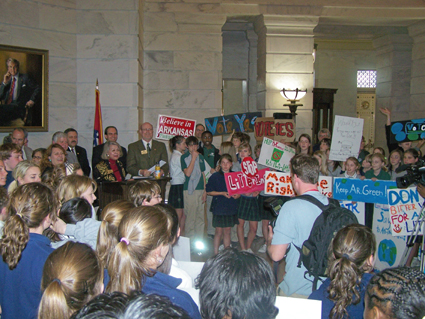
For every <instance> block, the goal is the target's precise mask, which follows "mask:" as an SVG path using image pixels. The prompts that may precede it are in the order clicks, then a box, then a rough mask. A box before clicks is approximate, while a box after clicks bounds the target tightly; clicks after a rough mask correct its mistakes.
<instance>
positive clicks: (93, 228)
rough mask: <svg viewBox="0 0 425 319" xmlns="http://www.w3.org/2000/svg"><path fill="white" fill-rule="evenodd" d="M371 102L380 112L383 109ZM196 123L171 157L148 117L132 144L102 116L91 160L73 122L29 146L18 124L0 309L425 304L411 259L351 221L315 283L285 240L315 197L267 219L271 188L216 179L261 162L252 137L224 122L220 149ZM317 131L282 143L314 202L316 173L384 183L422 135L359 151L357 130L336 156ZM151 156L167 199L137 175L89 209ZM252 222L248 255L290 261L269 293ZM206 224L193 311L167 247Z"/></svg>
mask: <svg viewBox="0 0 425 319" xmlns="http://www.w3.org/2000/svg"><path fill="white" fill-rule="evenodd" d="M381 112H382V113H383V114H385V115H386V116H387V118H388V121H389V123H390V121H391V118H390V116H391V112H390V111H389V110H387V109H381ZM387 124H388V123H387ZM388 125H389V124H388ZM195 132H196V135H197V136H190V137H187V138H184V137H183V136H175V137H173V138H172V139H171V140H170V141H169V148H170V153H171V157H170V158H169V159H168V156H167V151H166V148H165V144H164V143H162V142H159V141H155V140H153V127H152V125H151V124H150V123H143V124H142V125H141V126H140V129H139V134H140V136H141V139H140V140H139V141H137V142H135V143H132V144H130V145H129V146H128V152H127V149H126V148H124V147H122V146H121V145H120V144H118V142H117V138H118V131H117V129H116V128H115V127H112V126H110V127H107V128H106V129H105V132H104V133H105V139H106V142H105V143H104V144H102V145H99V146H97V147H95V148H94V149H93V158H92V165H91V167H90V164H89V161H88V159H87V152H86V150H85V149H84V148H82V147H80V146H78V145H77V144H78V132H77V131H76V130H75V129H72V128H70V129H68V130H65V131H64V132H56V133H55V134H54V135H53V136H52V144H51V145H50V146H48V147H47V148H46V149H42V148H39V149H36V150H34V151H32V150H31V149H30V148H29V147H28V145H27V143H28V133H27V132H26V130H25V129H23V128H15V129H14V130H13V131H12V133H11V136H10V137H11V141H10V142H7V141H6V142H5V143H3V145H1V146H0V186H3V187H1V191H0V232H1V234H2V238H1V241H0V253H1V255H2V259H3V262H1V263H0V288H1V289H0V306H1V316H2V317H3V318H4V319H7V318H36V317H38V318H102V317H105V318H106V317H107V318H147V317H149V318H163V317H171V318H220V319H221V318H247V319H248V318H274V317H276V315H277V313H278V311H279V310H278V309H277V308H276V307H275V305H274V304H275V301H276V295H282V296H290V297H296V298H307V297H309V298H310V299H317V300H321V301H322V318H349V317H352V318H361V317H362V316H363V313H364V317H365V318H422V317H423V316H424V315H425V289H424V288H425V276H424V275H423V274H422V273H420V272H418V271H416V270H414V269H412V268H407V267H404V268H403V267H402V268H395V269H388V270H385V271H382V272H377V271H376V270H375V269H374V260H375V258H376V240H375V237H374V235H373V233H372V231H371V230H370V229H369V228H368V227H366V226H362V225H358V224H352V225H347V226H346V227H344V228H342V229H340V230H339V231H338V233H337V234H336V236H335V238H334V239H333V241H332V243H331V244H330V247H329V258H328V273H327V274H328V278H322V279H323V283H322V284H321V286H320V287H319V289H318V290H316V291H314V292H312V291H313V289H312V282H311V280H310V279H309V278H308V276H307V275H306V273H305V272H306V269H305V268H304V266H303V265H299V263H298V260H299V253H298V250H297V249H295V247H301V246H302V244H303V242H304V241H305V240H306V239H307V238H308V236H309V234H310V231H311V229H312V227H313V223H314V221H315V220H316V218H317V217H318V216H319V215H320V214H321V212H322V210H321V208H320V207H319V206H316V205H314V204H312V203H310V202H308V201H304V200H301V199H297V198H295V199H294V200H290V201H288V202H286V203H285V204H284V205H283V206H282V208H281V210H280V214H279V216H278V218H277V220H276V224H275V227H274V228H271V227H270V226H269V221H270V220H271V219H272V214H271V212H270V211H268V210H267V209H266V208H265V207H264V202H265V200H267V197H268V195H265V194H264V192H251V193H244V194H237V195H229V192H228V191H227V187H226V182H225V174H226V173H229V172H237V171H241V163H242V161H243V160H244V159H245V158H248V157H252V158H253V159H254V160H255V161H256V162H257V167H258V169H259V170H260V169H262V168H265V166H264V167H263V166H262V165H261V164H259V163H258V161H259V157H260V154H261V145H257V146H256V147H255V148H254V150H252V149H251V145H250V136H249V135H248V134H245V133H240V132H234V133H233V134H232V136H231V138H230V139H229V141H225V142H223V143H221V145H220V147H219V148H216V147H215V146H214V145H213V143H212V142H213V134H212V133H211V132H209V131H207V130H205V127H204V126H203V125H202V124H198V125H197V127H196V131H195ZM387 132H388V130H387ZM318 138H319V143H318V144H316V145H312V139H311V137H310V136H309V135H308V134H302V135H300V137H299V138H298V141H297V142H296V143H295V144H290V146H292V147H294V149H295V150H296V154H297V155H296V156H294V157H293V158H292V159H291V162H290V169H291V179H292V185H293V188H294V191H295V192H296V194H297V195H309V196H312V197H314V198H315V199H316V200H318V201H319V202H321V203H322V204H323V205H328V204H329V201H328V199H327V198H326V197H325V196H323V195H322V194H320V193H319V192H318V189H317V181H318V178H319V176H320V175H326V176H341V177H346V178H361V179H364V178H366V179H372V180H376V179H381V180H390V179H395V178H396V177H399V176H402V175H403V174H405V173H406V169H408V167H409V166H411V165H414V164H417V163H418V162H419V161H421V158H420V157H421V155H420V147H421V146H422V142H420V143H418V145H417V147H418V149H415V148H412V145H411V143H410V142H404V143H400V144H399V145H392V144H389V145H388V148H389V149H390V151H391V152H390V155H389V161H387V158H386V154H385V152H384V149H383V148H381V147H375V148H374V149H373V152H372V154H369V153H368V152H367V151H366V150H365V147H364V146H365V145H364V144H365V141H364V139H363V141H362V145H361V147H360V152H359V155H358V157H349V158H347V159H346V161H344V162H342V163H339V162H337V161H332V160H330V159H329V149H330V144H331V135H330V131H329V130H327V129H323V130H321V131H320V132H319V133H318ZM155 165H160V166H161V174H162V175H168V173H169V176H170V177H171V178H172V179H171V187H170V191H169V196H168V204H163V203H162V202H163V198H162V196H164V194H161V188H160V187H159V185H158V184H157V183H156V182H155V181H154V180H150V179H142V180H139V181H137V182H133V183H131V186H130V187H129V190H128V198H126V199H122V200H118V201H114V202H112V203H109V204H108V205H106V206H105V207H104V208H103V210H99V211H98V212H96V208H95V201H96V195H95V193H96V190H97V186H98V183H101V182H114V181H124V180H126V179H128V178H132V177H133V178H134V177H149V176H150V175H151V174H152V171H153V170H152V168H154V167H155ZM91 172H92V173H93V178H90V177H89V175H90V173H91ZM424 193H425V192H424ZM205 216H206V220H205ZM260 221H261V226H260V227H261V229H262V233H263V236H264V245H263V246H261V248H260V249H259V250H258V252H260V253H267V254H268V256H269V257H270V258H271V259H272V260H273V261H280V260H282V259H284V258H285V261H286V265H285V276H284V279H283V281H282V282H281V283H280V285H279V287H278V289H277V290H276V286H275V276H274V274H273V272H272V270H271V267H270V264H269V263H268V262H267V261H266V260H265V259H264V258H262V257H260V256H258V255H256V254H254V252H253V250H252V245H253V242H254V239H255V237H256V234H257V228H258V222H260ZM245 225H247V228H248V229H247V231H246V230H245ZM205 230H206V232H207V234H209V235H212V236H213V246H214V256H213V257H211V258H210V259H208V261H207V262H206V263H205V265H204V267H203V269H202V271H201V273H200V275H199V277H198V278H197V280H196V285H195V286H196V288H198V289H199V305H200V307H199V308H198V306H197V304H196V303H195V302H194V300H193V299H192V297H191V296H190V295H189V294H188V293H187V292H185V291H184V288H185V287H192V286H193V282H192V280H191V278H190V277H189V276H188V275H187V273H185V271H184V270H183V269H181V268H180V267H179V264H178V262H177V261H176V260H175V259H174V258H173V246H174V245H175V244H176V243H177V241H178V237H179V236H180V235H185V236H187V237H190V238H191V240H192V241H195V240H196V239H198V238H199V239H201V238H203V237H204V236H205ZM233 236H236V238H237V241H238V245H237V246H235V244H234V243H233V244H232V242H234V241H233V240H232V238H233ZM232 245H233V246H234V247H232ZM293 246H295V247H293ZM291 248H292V249H291ZM281 311H284V310H281Z"/></svg>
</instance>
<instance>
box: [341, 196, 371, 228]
mask: <svg viewBox="0 0 425 319" xmlns="http://www.w3.org/2000/svg"><path fill="white" fill-rule="evenodd" d="M339 204H340V205H341V207H344V208H347V209H348V210H350V211H352V212H353V213H354V215H356V217H357V220H358V222H359V224H362V225H364V224H365V214H366V209H365V203H362V202H352V201H346V200H340V201H339Z"/></svg>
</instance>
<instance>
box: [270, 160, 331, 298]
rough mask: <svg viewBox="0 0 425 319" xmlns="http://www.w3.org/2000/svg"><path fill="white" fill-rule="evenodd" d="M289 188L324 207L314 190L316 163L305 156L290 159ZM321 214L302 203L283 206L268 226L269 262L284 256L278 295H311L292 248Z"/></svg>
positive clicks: (308, 233)
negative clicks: (284, 266) (272, 222)
mask: <svg viewBox="0 0 425 319" xmlns="http://www.w3.org/2000/svg"><path fill="white" fill-rule="evenodd" d="M290 167H291V179H292V186H293V188H294V190H295V192H296V193H297V195H303V194H306V195H310V196H313V197H315V198H317V199H318V200H319V201H320V202H322V203H323V204H324V205H328V203H329V201H328V199H327V198H326V197H325V196H323V195H322V194H321V193H320V192H319V191H318V189H317V181H318V179H319V170H320V167H319V162H318V161H317V159H316V158H314V157H310V156H308V155H297V156H295V157H293V158H292V159H291V163H290ZM321 213H322V211H321V209H320V208H319V207H317V206H316V205H314V204H312V203H310V202H307V201H305V200H302V199H293V200H290V201H288V202H286V203H285V204H284V205H283V206H282V208H281V210H280V213H279V216H278V217H277V220H276V226H275V227H274V229H273V230H272V229H271V227H270V226H269V240H268V242H269V243H271V245H269V246H268V247H267V251H268V254H269V256H270V258H271V259H272V260H273V261H280V260H281V259H283V258H284V257H285V256H286V269H285V271H286V274H285V277H284V278H283V281H282V282H281V283H280V285H279V295H283V296H290V297H296V298H307V297H308V296H309V295H310V293H311V291H312V281H310V280H308V279H305V278H304V273H305V272H306V271H307V269H306V268H305V267H304V265H301V267H300V268H298V267H297V265H298V260H299V257H300V254H299V252H298V250H297V249H296V248H295V247H292V248H291V249H290V250H289V247H290V245H291V244H292V245H295V246H297V247H302V245H303V242H304V241H305V240H307V239H308V237H309V235H310V232H311V229H312V227H313V223H314V221H315V220H316V218H317V217H318V216H319V215H320V214H321Z"/></svg>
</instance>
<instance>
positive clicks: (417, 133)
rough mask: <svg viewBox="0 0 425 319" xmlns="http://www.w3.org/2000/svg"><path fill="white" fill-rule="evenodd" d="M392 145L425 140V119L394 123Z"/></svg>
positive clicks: (392, 125)
mask: <svg viewBox="0 0 425 319" xmlns="http://www.w3.org/2000/svg"><path fill="white" fill-rule="evenodd" d="M390 132H391V134H390V141H391V143H401V142H408V141H416V140H419V139H424V138H425V119H416V120H409V121H399V122H392V123H391V128H390Z"/></svg>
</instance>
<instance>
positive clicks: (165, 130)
mask: <svg viewBox="0 0 425 319" xmlns="http://www.w3.org/2000/svg"><path fill="white" fill-rule="evenodd" d="M195 126H196V121H195V120H188V119H183V118H180V117H175V116H168V115H158V125H157V128H156V138H159V139H162V140H169V139H171V138H172V137H174V136H176V135H182V136H184V137H189V136H192V135H195Z"/></svg>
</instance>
